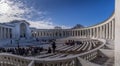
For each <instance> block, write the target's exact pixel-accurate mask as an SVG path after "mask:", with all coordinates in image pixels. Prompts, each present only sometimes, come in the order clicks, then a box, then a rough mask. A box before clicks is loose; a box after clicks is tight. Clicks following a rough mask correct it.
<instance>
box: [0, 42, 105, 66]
mask: <svg viewBox="0 0 120 66" xmlns="http://www.w3.org/2000/svg"><path fill="white" fill-rule="evenodd" d="M104 45H105V41H104V42H103V44H102V45H100V46H99V47H97V48H95V49H93V50H90V51H87V52H84V53H81V54H76V55H73V56H67V57H64V58H53V59H50V58H41V59H39V58H35V57H22V56H18V55H13V54H8V53H0V64H1V65H0V66H81V65H79V64H81V63H80V62H79V61H78V59H77V57H80V58H82V59H84V60H88V61H89V60H93V59H94V58H96V57H97V54H98V52H97V51H98V49H100V48H101V47H103V46H104Z"/></svg>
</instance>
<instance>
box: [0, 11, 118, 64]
mask: <svg viewBox="0 0 120 66" xmlns="http://www.w3.org/2000/svg"><path fill="white" fill-rule="evenodd" d="M115 22H116V21H115V12H114V13H113V14H112V15H111V16H110V17H109V18H108V19H107V20H105V21H103V22H101V23H99V24H96V25H93V26H90V27H82V28H76V29H33V28H30V27H29V23H28V22H26V21H24V20H21V21H19V20H15V21H12V22H10V23H4V24H2V23H1V24H0V42H1V43H3V44H4V43H5V42H6V43H8V44H9V43H11V39H12V43H13V44H14V43H15V42H16V40H15V39H19V42H20V43H21V44H23V43H32V45H34V44H37V45H38V44H39V43H40V40H42V42H41V44H42V45H39V46H42V47H43V50H42V51H38V52H37V53H36V54H34V55H32V53H29V52H28V53H27V55H17V54H15V53H12V52H10V51H9V52H8V51H3V50H1V49H0V52H1V53H0V66H114V63H115V62H114V58H115V57H114V44H115V43H114V41H115ZM36 39H37V40H39V41H36ZM51 39H56V40H55V42H56V46H57V48H56V50H55V53H47V51H48V47H50V45H51V44H50V43H49V42H48V40H51ZM4 40H5V41H4ZM6 40H7V41H6ZM43 40H45V41H43ZM2 41H4V42H2ZM68 41H74V42H75V43H74V44H71V45H69V44H66V42H68ZM11 48H12V49H15V48H14V47H6V49H11ZM21 48H22V47H21ZM24 48H26V49H27V48H28V47H24ZM34 50H35V49H34ZM37 50H39V49H37Z"/></svg>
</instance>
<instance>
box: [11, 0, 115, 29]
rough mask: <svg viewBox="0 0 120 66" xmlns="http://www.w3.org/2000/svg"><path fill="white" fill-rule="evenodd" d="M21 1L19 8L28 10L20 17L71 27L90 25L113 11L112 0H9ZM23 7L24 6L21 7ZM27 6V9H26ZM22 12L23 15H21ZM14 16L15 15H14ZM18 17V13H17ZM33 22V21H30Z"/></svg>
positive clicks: (103, 18)
mask: <svg viewBox="0 0 120 66" xmlns="http://www.w3.org/2000/svg"><path fill="white" fill-rule="evenodd" d="M10 1H14V3H22V5H23V6H18V7H19V9H22V10H25V11H30V12H29V13H27V12H24V13H22V16H21V13H20V17H22V18H24V19H27V20H30V21H32V22H41V21H42V23H44V21H45V23H48V22H50V23H49V24H50V25H51V24H52V25H53V24H54V25H62V26H69V27H72V26H74V25H76V24H82V25H84V26H91V25H94V24H97V23H100V22H102V21H104V20H106V19H107V18H109V17H110V16H111V15H112V13H113V11H114V0H10ZM23 7H24V8H23ZM27 8H28V10H27ZM23 14H24V15H23ZM15 16H16V15H15ZM17 17H19V15H17ZM32 24H33V23H32Z"/></svg>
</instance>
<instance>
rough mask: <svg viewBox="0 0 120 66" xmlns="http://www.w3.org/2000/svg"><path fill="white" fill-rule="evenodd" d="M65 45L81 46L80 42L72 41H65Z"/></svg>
mask: <svg viewBox="0 0 120 66" xmlns="http://www.w3.org/2000/svg"><path fill="white" fill-rule="evenodd" d="M65 44H66V45H70V46H72V45H75V44H82V42H81V41H74V40H67V41H66V42H65Z"/></svg>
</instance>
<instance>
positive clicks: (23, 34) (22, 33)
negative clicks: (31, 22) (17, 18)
mask: <svg viewBox="0 0 120 66" xmlns="http://www.w3.org/2000/svg"><path fill="white" fill-rule="evenodd" d="M26 31H27V26H26V24H25V23H21V24H20V38H26Z"/></svg>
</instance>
